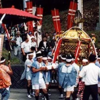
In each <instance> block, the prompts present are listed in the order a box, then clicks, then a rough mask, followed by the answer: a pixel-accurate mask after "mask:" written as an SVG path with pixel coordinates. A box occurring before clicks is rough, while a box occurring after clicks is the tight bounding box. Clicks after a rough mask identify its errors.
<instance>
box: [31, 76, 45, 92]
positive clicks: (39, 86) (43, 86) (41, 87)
mask: <svg viewBox="0 0 100 100" xmlns="http://www.w3.org/2000/svg"><path fill="white" fill-rule="evenodd" d="M32 89H34V90H38V89H46V84H45V82H44V79H43V78H41V79H39V84H35V85H32Z"/></svg>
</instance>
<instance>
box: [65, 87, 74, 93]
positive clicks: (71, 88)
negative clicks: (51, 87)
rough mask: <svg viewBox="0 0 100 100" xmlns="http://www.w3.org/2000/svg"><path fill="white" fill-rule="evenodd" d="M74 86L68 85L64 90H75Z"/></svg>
mask: <svg viewBox="0 0 100 100" xmlns="http://www.w3.org/2000/svg"><path fill="white" fill-rule="evenodd" d="M74 87H75V86H67V87H66V88H64V92H66V91H72V92H73V91H74Z"/></svg>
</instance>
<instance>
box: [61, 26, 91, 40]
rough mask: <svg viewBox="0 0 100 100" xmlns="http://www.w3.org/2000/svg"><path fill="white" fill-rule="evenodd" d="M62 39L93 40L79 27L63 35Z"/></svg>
mask: <svg viewBox="0 0 100 100" xmlns="http://www.w3.org/2000/svg"><path fill="white" fill-rule="evenodd" d="M62 38H65V39H80V40H81V39H82V40H83V39H87V40H88V39H91V38H90V37H89V35H88V34H87V33H86V32H85V31H83V30H82V29H80V28H78V27H72V28H70V29H69V30H67V31H66V32H64V33H63V35H62Z"/></svg>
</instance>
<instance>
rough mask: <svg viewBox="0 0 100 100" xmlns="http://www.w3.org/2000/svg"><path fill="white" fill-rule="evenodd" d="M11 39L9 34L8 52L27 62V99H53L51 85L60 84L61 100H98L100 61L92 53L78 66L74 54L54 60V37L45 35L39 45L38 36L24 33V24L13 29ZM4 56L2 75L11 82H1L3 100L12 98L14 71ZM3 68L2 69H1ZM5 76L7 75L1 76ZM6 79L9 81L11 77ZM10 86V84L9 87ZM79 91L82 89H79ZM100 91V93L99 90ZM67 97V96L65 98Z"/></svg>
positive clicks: (23, 75)
mask: <svg viewBox="0 0 100 100" xmlns="http://www.w3.org/2000/svg"><path fill="white" fill-rule="evenodd" d="M8 31H9V37H10V40H8V38H7V35H5V47H6V49H7V50H14V55H15V56H17V55H19V57H21V55H22V57H21V59H22V60H23V62H24V66H25V69H24V72H23V73H22V76H21V80H22V79H24V78H25V79H26V80H27V96H28V98H32V96H34V97H35V100H39V93H41V94H42V95H43V99H45V100H50V99H49V96H50V95H51V94H50V93H49V86H50V82H52V83H54V82H55V83H58V90H59V93H60V97H59V99H64V98H65V100H70V99H71V96H72V99H73V100H89V96H90V95H91V96H92V98H93V100H98V93H100V83H99V81H100V79H99V77H100V58H99V57H98V58H96V55H94V54H90V55H89V58H88V59H86V58H83V59H82V65H77V64H76V63H75V57H74V54H72V53H71V52H69V53H68V54H66V55H64V54H59V56H58V59H57V61H56V62H54V61H53V56H54V54H53V51H54V48H55V46H56V41H55V38H54V37H53V39H51V38H50V36H49V34H48V33H45V34H43V38H42V40H41V42H40V43H39V44H38V43H37V41H36V40H37V37H36V36H35V35H34V33H36V30H34V33H32V32H28V31H25V30H24V26H23V24H22V25H21V26H20V27H19V26H18V25H17V26H15V27H12V28H11V27H9V30H8ZM5 61H6V59H5V58H4V57H2V58H1V60H0V73H1V72H2V70H3V71H4V72H5V73H6V74H5V75H6V76H7V77H8V79H7V80H8V82H7V81H5V80H6V79H5V80H4V81H1V80H2V78H1V77H0V83H1V82H2V83H4V82H5V83H6V85H4V84H0V93H1V95H2V98H1V100H8V98H9V96H10V90H9V88H10V85H11V79H10V75H12V74H13V71H12V69H11V67H10V63H9V64H8V66H6V65H5ZM1 69H2V70H1ZM1 76H2V77H3V75H2V74H1ZM7 77H5V78H7ZM7 83H9V84H7ZM77 89H78V90H77ZM98 90H99V91H98ZM64 95H65V96H64Z"/></svg>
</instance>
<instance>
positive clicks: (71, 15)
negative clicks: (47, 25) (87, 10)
mask: <svg viewBox="0 0 100 100" xmlns="http://www.w3.org/2000/svg"><path fill="white" fill-rule="evenodd" d="M76 10H77V3H76V2H74V1H71V2H70V7H69V11H68V17H67V29H69V28H71V27H72V26H73V21H74V17H75V13H76Z"/></svg>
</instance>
